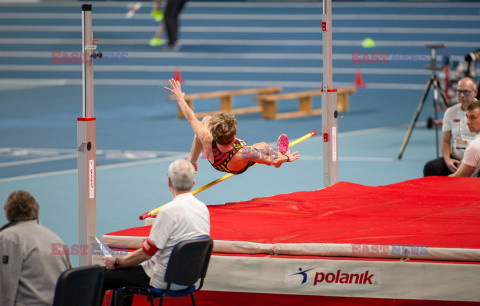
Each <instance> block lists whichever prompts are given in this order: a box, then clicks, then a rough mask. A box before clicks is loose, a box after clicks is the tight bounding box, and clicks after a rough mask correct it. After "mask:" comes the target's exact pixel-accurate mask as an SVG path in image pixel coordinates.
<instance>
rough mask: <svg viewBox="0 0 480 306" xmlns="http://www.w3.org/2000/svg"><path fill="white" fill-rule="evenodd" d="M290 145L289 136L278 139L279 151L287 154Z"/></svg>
mask: <svg viewBox="0 0 480 306" xmlns="http://www.w3.org/2000/svg"><path fill="white" fill-rule="evenodd" d="M288 145H289V141H288V136H287V135H285V134H282V135H280V136H279V137H278V139H277V151H278V152H281V153H283V154H285V153H286V152H287V151H288Z"/></svg>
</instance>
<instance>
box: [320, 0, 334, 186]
mask: <svg viewBox="0 0 480 306" xmlns="http://www.w3.org/2000/svg"><path fill="white" fill-rule="evenodd" d="M331 4H332V1H331V0H323V15H322V38H323V42H322V45H323V84H324V86H326V88H325V87H324V92H323V94H322V131H323V133H326V134H327V135H328V139H327V141H324V143H323V186H324V187H326V186H330V185H332V184H335V183H336V182H338V150H337V149H338V144H337V138H338V137H337V135H338V120H337V117H338V112H337V89H334V88H333V80H332V6H331ZM325 89H326V90H325Z"/></svg>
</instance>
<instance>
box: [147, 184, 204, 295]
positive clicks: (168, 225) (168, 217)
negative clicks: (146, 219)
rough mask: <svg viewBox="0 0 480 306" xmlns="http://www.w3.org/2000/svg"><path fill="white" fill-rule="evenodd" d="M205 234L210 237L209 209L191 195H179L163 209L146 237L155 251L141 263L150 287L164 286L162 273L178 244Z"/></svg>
mask: <svg viewBox="0 0 480 306" xmlns="http://www.w3.org/2000/svg"><path fill="white" fill-rule="evenodd" d="M206 235H210V214H209V211H208V208H207V206H206V205H205V204H203V203H202V202H201V201H199V200H198V199H197V198H195V197H194V196H193V195H192V194H191V193H182V194H179V195H177V196H176V197H175V198H174V199H173V201H172V202H170V203H168V204H165V205H164V206H162V208H161V209H160V212H159V213H158V214H157V217H156V218H155V222H154V224H153V226H152V229H151V231H150V236H149V237H148V238H149V239H150V241H151V242H152V243H153V244H155V247H157V248H158V251H157V252H156V253H155V254H154V255H153V256H152V258H150V259H149V260H147V261H145V262H143V263H142V264H141V265H142V267H143V269H144V270H145V273H146V274H147V275H148V276H149V277H150V286H152V287H155V288H162V289H165V288H166V287H167V283H166V282H165V281H164V277H165V271H166V269H167V265H168V260H169V259H170V254H171V252H172V249H173V247H174V246H175V245H176V244H177V243H179V242H181V241H183V240H188V239H194V238H198V237H201V236H206ZM172 288H173V287H172ZM174 289H175V288H174Z"/></svg>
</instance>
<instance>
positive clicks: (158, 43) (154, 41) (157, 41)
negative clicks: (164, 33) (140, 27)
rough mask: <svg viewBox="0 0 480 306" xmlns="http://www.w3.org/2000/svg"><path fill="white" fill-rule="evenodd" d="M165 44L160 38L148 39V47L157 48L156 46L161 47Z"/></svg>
mask: <svg viewBox="0 0 480 306" xmlns="http://www.w3.org/2000/svg"><path fill="white" fill-rule="evenodd" d="M164 43H165V42H164V41H163V39H161V38H157V37H154V38H152V39H150V43H149V45H150V47H158V46H163V44H164Z"/></svg>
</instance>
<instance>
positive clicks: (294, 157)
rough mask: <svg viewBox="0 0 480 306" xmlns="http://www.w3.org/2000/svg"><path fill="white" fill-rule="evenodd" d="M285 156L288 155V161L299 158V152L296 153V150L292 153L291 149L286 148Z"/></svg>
mask: <svg viewBox="0 0 480 306" xmlns="http://www.w3.org/2000/svg"><path fill="white" fill-rule="evenodd" d="M285 156H287V157H288V160H287V162H289V163H291V162H293V161H294V160H297V159H299V158H300V154H298V151H295V152H293V153H292V151H290V150H288V151H287V152H285Z"/></svg>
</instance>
